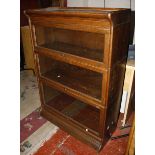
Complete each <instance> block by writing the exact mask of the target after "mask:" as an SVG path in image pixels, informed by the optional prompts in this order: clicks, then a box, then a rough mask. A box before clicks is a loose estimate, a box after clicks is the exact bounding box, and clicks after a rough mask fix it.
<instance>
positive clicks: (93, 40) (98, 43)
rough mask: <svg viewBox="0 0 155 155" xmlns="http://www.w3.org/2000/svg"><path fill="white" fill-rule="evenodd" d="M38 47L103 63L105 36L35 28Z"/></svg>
mask: <svg viewBox="0 0 155 155" xmlns="http://www.w3.org/2000/svg"><path fill="white" fill-rule="evenodd" d="M35 32H36V41H37V44H38V46H41V47H45V48H49V49H54V50H57V51H61V52H65V53H70V54H73V55H77V56H80V57H85V58H88V59H92V60H96V61H100V62H102V61H103V56H104V54H103V53H104V52H103V51H104V34H99V33H90V32H83V31H76V30H66V29H58V28H51V27H41V26H36V27H35Z"/></svg>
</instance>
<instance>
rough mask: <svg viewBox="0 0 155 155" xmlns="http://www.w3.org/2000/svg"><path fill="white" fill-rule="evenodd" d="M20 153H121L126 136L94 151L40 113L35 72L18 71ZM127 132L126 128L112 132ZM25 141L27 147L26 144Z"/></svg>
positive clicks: (70, 154) (124, 146) (24, 154)
mask: <svg viewBox="0 0 155 155" xmlns="http://www.w3.org/2000/svg"><path fill="white" fill-rule="evenodd" d="M20 95H21V108H20V110H21V116H20V119H21V121H20V124H21V133H20V137H21V146H22V148H24V150H22V151H21V155H31V154H34V155H53V154H54V155H80V154H81V155H82V154H85V155H87V154H88V155H96V154H99V155H123V154H124V152H125V148H126V145H127V141H128V137H124V138H120V139H117V140H113V141H112V140H110V141H108V143H107V144H106V146H105V147H104V149H102V150H101V152H100V153H97V152H96V151H95V150H94V149H92V148H90V147H89V146H87V145H86V144H84V143H82V142H80V141H78V140H77V139H75V138H74V137H72V136H71V135H69V134H67V133H66V132H64V131H62V130H60V129H59V128H58V127H57V126H55V125H54V124H52V123H50V122H48V121H47V120H46V119H44V118H42V117H41V116H40V115H39V110H40V99H39V92H38V87H37V81H36V78H35V76H33V75H32V74H30V73H29V72H27V71H22V72H21V90H20ZM123 133H129V128H128V129H125V130H122V131H119V130H116V132H115V133H114V134H115V135H117V134H123ZM27 142H28V144H30V145H29V147H27V146H26V145H25V144H26V143H27Z"/></svg>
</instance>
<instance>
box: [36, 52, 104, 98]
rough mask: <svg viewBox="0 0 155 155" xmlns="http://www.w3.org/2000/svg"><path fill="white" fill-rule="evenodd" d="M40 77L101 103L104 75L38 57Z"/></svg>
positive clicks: (45, 57) (48, 58) (42, 56)
mask: <svg viewBox="0 0 155 155" xmlns="http://www.w3.org/2000/svg"><path fill="white" fill-rule="evenodd" d="M38 62H39V70H40V76H41V77H42V78H44V79H46V80H48V81H49V82H53V83H56V84H61V85H63V86H64V87H65V86H66V87H68V88H70V89H72V90H76V91H78V92H80V93H82V94H85V95H87V96H90V97H92V98H95V99H97V100H98V101H101V98H102V96H101V94H102V78H103V76H104V75H103V74H101V73H97V72H94V71H91V70H88V69H85V68H81V67H78V66H75V65H70V64H68V63H65V62H62V61H57V60H54V59H52V58H50V57H47V56H44V55H38Z"/></svg>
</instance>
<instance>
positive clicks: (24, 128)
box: [20, 108, 47, 143]
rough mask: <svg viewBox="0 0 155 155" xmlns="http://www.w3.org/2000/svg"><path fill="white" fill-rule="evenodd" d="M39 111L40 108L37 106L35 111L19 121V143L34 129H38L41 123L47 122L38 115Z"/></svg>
mask: <svg viewBox="0 0 155 155" xmlns="http://www.w3.org/2000/svg"><path fill="white" fill-rule="evenodd" d="M39 111H40V108H37V109H36V110H35V111H33V112H32V113H31V114H29V115H28V116H26V117H25V118H24V119H22V120H21V121H20V143H22V142H23V141H24V140H25V139H26V138H28V137H29V136H30V135H32V134H33V133H34V132H35V131H36V130H38V129H39V128H40V127H41V126H42V125H43V124H45V123H46V122H47V120H46V119H44V118H42V117H41V116H40V114H39Z"/></svg>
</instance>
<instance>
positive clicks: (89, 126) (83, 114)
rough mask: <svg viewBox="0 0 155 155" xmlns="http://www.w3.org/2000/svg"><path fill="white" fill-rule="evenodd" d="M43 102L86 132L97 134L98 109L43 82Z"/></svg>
mask: <svg viewBox="0 0 155 155" xmlns="http://www.w3.org/2000/svg"><path fill="white" fill-rule="evenodd" d="M43 97H44V104H45V106H48V108H49V109H51V110H53V111H55V112H56V113H58V114H59V115H61V116H63V117H64V118H66V120H68V121H71V122H74V123H76V124H77V125H79V126H80V127H81V129H83V130H85V131H86V132H92V133H94V134H96V135H99V116H100V110H99V109H97V108H95V107H93V106H90V105H88V104H86V103H84V102H81V101H80V100H77V99H75V98H73V97H71V96H69V95H66V94H64V93H62V92H60V91H57V90H55V89H53V88H52V87H50V86H48V85H47V84H43Z"/></svg>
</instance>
